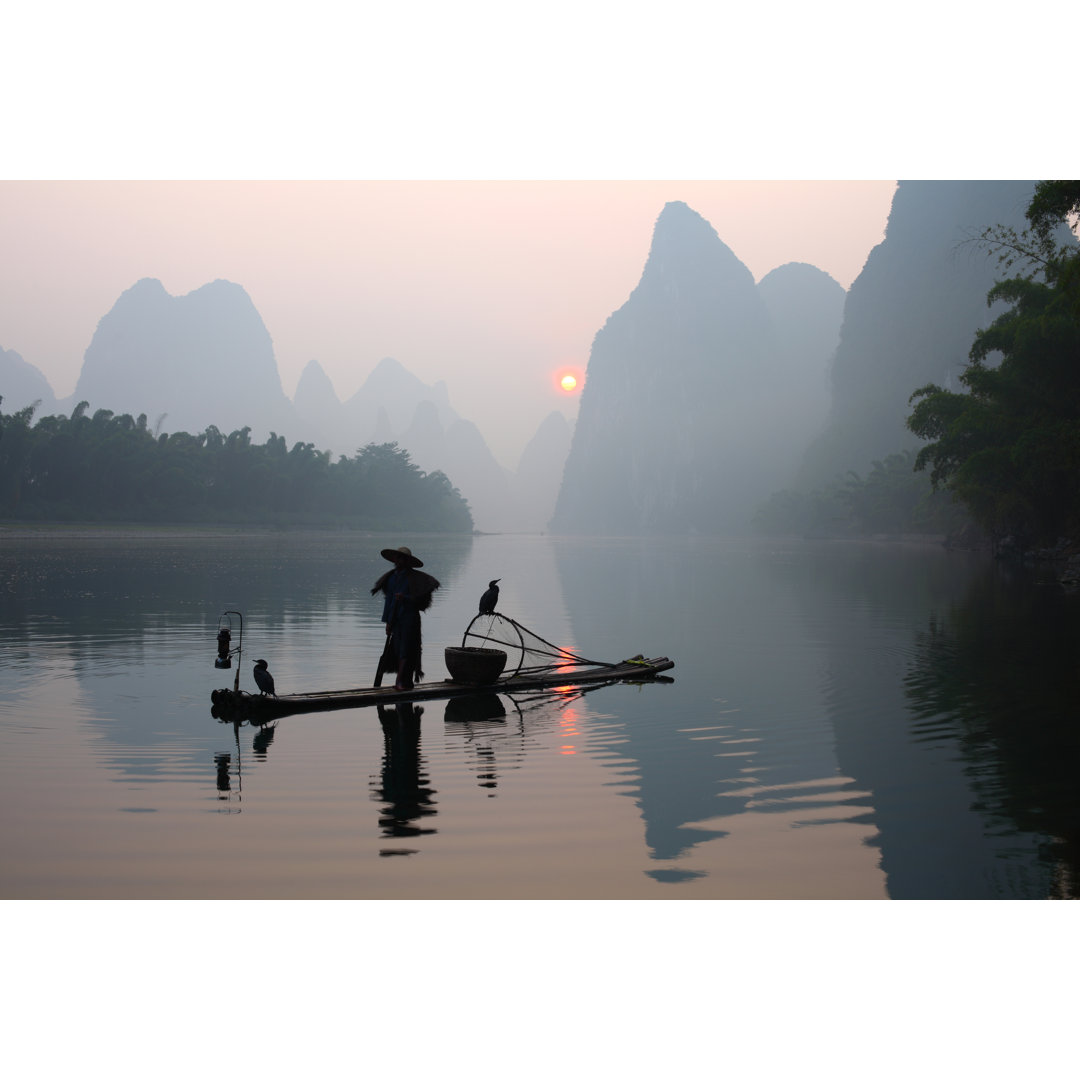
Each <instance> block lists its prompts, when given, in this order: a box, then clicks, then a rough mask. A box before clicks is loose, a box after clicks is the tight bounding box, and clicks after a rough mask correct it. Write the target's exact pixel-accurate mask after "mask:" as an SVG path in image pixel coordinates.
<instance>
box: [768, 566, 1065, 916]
mask: <svg viewBox="0 0 1080 1080" xmlns="http://www.w3.org/2000/svg"><path fill="white" fill-rule="evenodd" d="M983 568H984V564H983V563H981V562H980V561H979V560H978V559H977V558H972V559H965V558H964V557H963V556H958V555H956V554H953V555H946V554H944V553H943V552H941V551H940V550H937V549H932V548H927V549H926V550H924V551H920V550H918V549H915V550H911V551H904V550H903V549H896V548H892V547H888V546H886V547H875V546H873V545H859V546H854V545H852V546H850V547H849V546H847V545H836V546H834V547H830V546H829V545H824V546H823V547H822V548H821V549H820V555H819V556H818V557H817V558H816V560H815V573H814V574H813V575H812V576H811V575H808V574H807V573H806V566H805V564H804V563H803V562H802V561H799V562H781V561H777V562H776V563H774V564H773V572H774V574H775V575H776V577H777V580H778V581H780V582H782V583H784V584H785V587H788V588H790V590H791V593H792V595H793V596H794V597H796V598H797V600H798V605H799V609H800V610H799V611H798V613H797V614H796V615H795V616H794V618H793V621H794V622H795V623H796V624H801V625H804V626H806V627H808V628H812V630H813V632H814V633H815V634H816V635H818V636H819V637H820V638H821V640H822V643H823V645H824V646H825V652H824V657H823V661H822V664H821V671H820V675H819V679H818V681H819V682H820V684H821V688H822V702H823V706H824V708H825V710H826V712H827V716H828V718H829V722H830V723H831V725H832V728H833V731H834V733H835V739H836V757H837V762H838V764H839V767H840V769H841V770H842V771H843V772H844V774H845V775H847V776H850V777H852V778H853V779H854V780H855V781H856V783H857V785H858V786H859V787H860V788H861V789H864V790H866V791H869V792H871V794H872V807H873V822H874V824H875V825H876V826H877V830H878V837H877V840H876V843H877V845H878V846H879V847H880V849H881V866H882V869H883V870H884V872H885V874H886V878H887V882H886V885H887V889H888V893H889V896H890V897H892V898H893V899H997V898H1009V897H1013V898H1026V897H1031V896H1045V895H1047V891H1048V888H1049V879H1048V871H1047V868H1046V866H1044V865H1041V864H1040V859H1039V857H1038V851H1037V849H1038V843H1039V841H1038V839H1037V837H1036V835H1035V834H1034V833H1033V832H1032V831H1029V830H1028V829H1027V828H1026V827H1024V826H1020V827H1019V828H1018V827H1017V824H1016V823H1014V822H1008V823H1007V826H1006V827H1002V826H1003V824H1004V823H1005V817H1004V816H1003V815H1002V813H1001V811H1000V808H999V807H995V806H994V805H993V801H992V800H988V799H986V798H984V797H983V796H982V795H981V794H980V787H981V786H985V785H986V784H987V783H988V782H989V783H990V784H991V786H993V781H992V780H990V777H991V776H992V775H993V774H994V773H995V772H996V771H997V770H999V769H1008V768H1009V767H1010V766H1008V765H1007V764H1006V762H1007V761H1008V760H1009V754H1010V753H1011V749H1012V748H1009V747H1006V746H1003V745H996V746H995V745H993V744H992V742H991V741H990V740H989V739H988V738H985V737H984V736H985V735H986V734H987V733H988V732H987V728H986V721H985V719H984V718H982V717H980V716H979V712H978V709H972V710H971V711H970V712H968V713H967V715H966V716H964V717H963V718H962V719H961V717H960V716H959V715H958V712H957V711H956V710H955V709H953V708H952V706H955V705H956V702H955V701H954V702H952V704H951V705H950V704H949V703H948V695H947V693H946V692H944V691H943V688H944V687H947V686H948V685H950V684H955V680H960V681H961V682H963V683H964V684H965V687H966V688H967V689H973V688H974V687H976V686H977V685H978V684H980V683H982V684H984V685H986V686H987V695H986V697H985V700H984V701H983V702H982V703H983V704H985V703H986V702H988V701H989V700H990V696H989V695H990V694H991V693H992V691H991V689H990V688H991V687H995V688H996V689H999V690H1000V689H1001V687H1000V686H996V683H997V680H1001V682H1002V683H1003V684H1008V685H1009V692H1008V693H1006V694H1004V696H1003V699H1002V702H1001V704H1000V705H999V706H998V710H999V711H1002V710H1003V711H1005V712H1008V710H1009V702H1010V701H1012V700H1015V696H1016V695H1017V694H1024V695H1025V696H1026V697H1027V698H1028V700H1029V701H1033V700H1034V699H1033V697H1032V694H1031V690H1030V688H1031V686H1032V683H1033V681H1034V682H1038V681H1039V680H1040V678H1045V679H1046V681H1047V685H1060V673H1059V672H1056V671H1055V669H1054V667H1053V666H1047V665H1045V664H1044V663H1043V658H1040V657H1038V655H1037V654H1036V653H1034V652H1032V654H1031V656H1029V657H1026V658H1023V659H1021V657H1020V655H1019V653H1018V652H1017V651H1016V650H1014V651H1013V652H1012V655H1011V658H1007V657H1006V655H1005V653H1006V652H1007V651H1008V650H1007V648H1004V647H1003V650H1002V655H1001V656H996V657H995V656H992V655H991V654H989V653H986V652H980V651H978V650H971V656H970V657H969V661H970V662H969V663H968V664H966V665H965V664H963V663H960V664H959V665H957V663H956V662H957V660H958V659H959V656H958V652H957V649H956V647H955V646H956V641H955V639H953V638H952V635H948V636H947V637H946V636H944V635H942V634H941V633H940V632H939V631H937V630H935V629H933V627H935V626H936V625H939V624H937V622H936V620H934V621H932V622H931V627H932V629H931V632H930V634H929V636H928V635H927V632H926V618H927V612H928V611H929V612H933V611H934V610H940V609H941V608H942V607H943V606H944V607H945V608H946V609H950V608H954V607H955V606H956V604H958V603H960V602H961V598H962V597H963V596H964V595H965V593H966V591H967V590H968V589H969V588H970V589H972V590H974V591H975V592H978V591H979V590H980V589H981V588H982V586H981V585H980V582H981V581H982V580H983V579H982V578H981V576H980V574H981V570H982V569H983ZM1014 599H1015V598H1014ZM999 600H1000V594H999ZM1021 607H1022V605H1021ZM991 611H992V612H993V614H992V615H991ZM979 616H980V618H981V620H982V623H983V626H984V628H986V632H987V633H988V634H990V635H991V636H995V637H996V636H997V635H998V634H1001V635H1002V638H1001V640H1002V645H1003V646H1005V643H1006V642H1008V643H1010V644H1016V640H1017V639H1018V638H1020V639H1022V638H1023V637H1024V636H1025V635H1026V634H1029V633H1030V632H1031V629H1030V628H1031V626H1032V625H1033V624H1032V623H1030V622H1028V621H1027V620H1026V619H1025V618H1024V617H1023V615H1022V614H1021V611H1020V608H1016V607H1013V606H1012V602H1010V603H1009V604H1008V605H1006V604H1001V603H998V604H994V602H993V601H992V600H988V601H987V602H986V610H982V611H980V612H979ZM1014 619H1015V620H1016V621H1015V623H1014V621H1013V620H1014ZM950 621H951V620H950ZM995 624H996V626H997V629H989V628H990V627H992V626H994V625H995ZM1057 624H1058V623H1057V621H1056V620H1055V621H1054V625H1055V626H1056V625H1057ZM1052 633H1053V630H1050V629H1048V631H1047V634H1048V635H1049V634H1052ZM867 642H874V643H875V650H874V652H872V653H869V654H868V653H867V648H866V643H867ZM1025 651H1026V650H1025ZM931 657H932V658H933V659H934V661H936V664H937V667H936V671H935V670H933V668H932V666H931V668H930V669H928V666H927V665H928V661H929V660H930V658H931ZM1028 660H1030V661H1031V662H1030V664H1029V663H1028V662H1027V661H1028ZM1062 670H1064V669H1062ZM1070 670H1071V669H1070ZM995 672H996V674H995ZM936 680H940V682H939V683H938V685H936V686H935V685H934V683H935V681H936ZM1072 682H1073V683H1074V682H1075V680H1072ZM1025 688H1028V689H1025ZM974 692H975V694H976V696H977V697H979V698H980V699H982V698H983V694H982V691H981V690H975V691H974ZM913 702H914V703H915V705H916V709H915V712H914V715H913V712H912V703H913ZM950 713H951V715H950ZM1047 715H1049V714H1046V713H1043V715H1042V719H1043V720H1045V719H1046V717H1047ZM975 731H980V732H982V733H983V737H981V739H980V741H981V747H976V746H975V745H974V743H973V740H972V735H973V733H974V732H975ZM976 750H977V752H974V751H976ZM1058 752H1060V747H1059V750H1058ZM1022 753H1023V751H1021V754H1022ZM1033 768H1034V770H1035V771H1036V772H1037V771H1038V767H1037V766H1034V765H1033ZM1028 793H1029V795H1030V796H1031V798H1032V801H1033V804H1034V805H1038V806H1043V805H1045V804H1044V801H1043V793H1042V792H1041V790H1040V787H1039V785H1038V783H1034V784H1033V785H1032V786H1031V787H1030V788H1029V789H1028ZM997 801H1000V800H997Z"/></svg>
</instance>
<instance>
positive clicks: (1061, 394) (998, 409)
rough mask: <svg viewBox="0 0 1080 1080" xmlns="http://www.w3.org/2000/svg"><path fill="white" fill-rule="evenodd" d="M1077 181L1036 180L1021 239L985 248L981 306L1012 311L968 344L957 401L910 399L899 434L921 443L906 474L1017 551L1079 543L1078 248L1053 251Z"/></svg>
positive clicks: (1074, 205) (941, 395) (1062, 245)
mask: <svg viewBox="0 0 1080 1080" xmlns="http://www.w3.org/2000/svg"><path fill="white" fill-rule="evenodd" d="M1078 211H1080V181H1077V180H1052V181H1043V182H1041V183H1040V184H1038V185H1037V186H1036V189H1035V196H1034V197H1033V199H1032V201H1031V204H1030V206H1029V207H1028V210H1027V217H1028V220H1029V221H1030V222H1031V227H1030V229H1028V230H1025V231H1024V232H1023V233H1016V232H1014V231H1013V230H1011V229H1002V228H990V229H987V230H986V232H984V234H983V240H984V241H985V242H986V243H987V244H988V245H989V246H990V247H991V249H992V250H994V251H995V252H996V253H997V254H998V258H999V262H1000V263H1001V265H1002V267H1003V269H1006V270H1009V269H1011V268H1013V267H1014V266H1018V267H1020V268H1021V272H1020V273H1018V274H1016V275H1014V276H1012V277H1010V278H1007V279H1005V280H1003V281H1000V282H998V283H997V284H996V285H995V286H994V288H993V289H991V290H990V293H989V296H988V298H987V299H988V303H991V304H992V303H994V302H996V301H1004V302H1006V303H1007V304H1008V305H1009V306H1008V308H1007V310H1006V311H1004V313H1003V314H1001V315H999V316H998V318H997V319H995V320H994V322H993V323H992V324H991V325H990V326H989V327H987V328H986V329H985V330H980V331H978V332H977V333H976V335H975V342H974V344H973V345H972V348H971V352H970V357H969V361H968V365H967V367H966V368H965V370H964V371H963V373H962V374H961V375H960V382H961V383H962V384H963V385H964V386H965V387H966V392H963V393H956V392H953V391H949V390H945V389H943V388H942V387H940V386H937V385H935V384H928V385H926V386H923V387H920V388H919V389H918V390H916V391H915V392H914V393H913V394H912V397H911V401H912V403H913V405H914V407H913V409H912V412H911V415H910V416H909V418H908V427H909V428H910V429H911V431H913V432H914V433H915V434H916V435H918V436H919V437H920V438H921V439H925V440H927V445H926V446H924V447H923V448H922V449H921V450H920V451H919V454H918V457H917V458H916V460H915V468H916V469H918V470H929V475H930V480H931V483H932V484H933V486H934V488H935V490H937V489H939V488H943V489H946V490H948V491H951V492H953V493H954V494H955V495H956V497H957V498H958V499H959V500H960V501H961V502H962V503H963V504H964V505H965V506H966V507H967V509H968V511H969V512H970V514H971V516H972V518H973V520H974V521H975V522H976V523H977V524H978V525H979V526H980V527H981V528H982V529H984V530H985V531H986V532H987V533H988V534H989V535H990V536H991V537H992V538H993V540H994V541H995V543H998V542H1000V541H1003V540H1006V539H1007V538H1008V539H1009V540H1010V542H1011V544H1012V545H1013V546H1016V547H1018V548H1019V550H1021V551H1023V550H1025V549H1027V548H1029V547H1032V546H1036V545H1044V544H1049V543H1054V542H1055V541H1056V540H1057V539H1058V538H1059V537H1068V536H1080V248H1078V247H1077V246H1076V244H1075V242H1073V241H1072V239H1071V238H1069V239H1068V240H1066V241H1065V242H1062V236H1063V227H1064V226H1065V225H1066V223H1067V222H1068V220H1069V219H1070V217H1071V216H1075V215H1076V214H1077V212H1078Z"/></svg>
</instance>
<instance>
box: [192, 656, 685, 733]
mask: <svg viewBox="0 0 1080 1080" xmlns="http://www.w3.org/2000/svg"><path fill="white" fill-rule="evenodd" d="M674 666H675V661H674V660H669V659H668V658H667V657H666V656H659V657H656V658H654V659H652V660H647V659H645V657H643V656H640V655H639V656H634V657H632V658H631V659H629V660H624V661H622V663H619V664H602V665H597V666H596V667H591V668H585V669H575V670H569V671H558V670H555V671H544V672H534V673H527V672H522V673H518V674H514V675H510V676H504V677H502V678H499V679H496V680H495V681H494V682H492V683H489V684H487V685H482V686H481V685H474V684H471V683H461V682H454V681H453V680H452V679H446V680H444V681H442V682H432V683H419V684H417V685H416V686H415V687H413V689H412V690H393V689H386V688H383V687H377V686H371V687H363V688H359V689H355V690H323V691H318V692H315V693H310V694H279V695H278V696H277V697H263V696H261V695H259V694H249V693H247V692H246V691H243V690H228V689H225V690H215V691H214V692H213V693H212V694H211V695H210V701H211V705H212V709H211V712H212V714H213V716H215V717H216V718H218V719H223V720H248V721H253V722H255V723H257V724H259V723H265V722H266V721H269V720H274V719H276V718H277V717H279V716H290V715H292V714H294V713H305V712H323V711H326V710H330V709H358V708H363V707H364V706H366V705H393V704H396V703H397V702H400V701H433V700H438V699H440V698H453V697H461V696H463V695H465V694H489V693H496V694H512V693H517V692H520V691H529V690H555V689H558V688H559V687H563V686H566V687H575V686H584V685H593V684H596V683H605V682H611V683H616V682H637V681H643V682H644V681H651V680H655V679H656V676H658V675H659V674H660V672H662V671H667V670H668V669H669V668H673V667H674ZM661 681H663V680H661Z"/></svg>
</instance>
